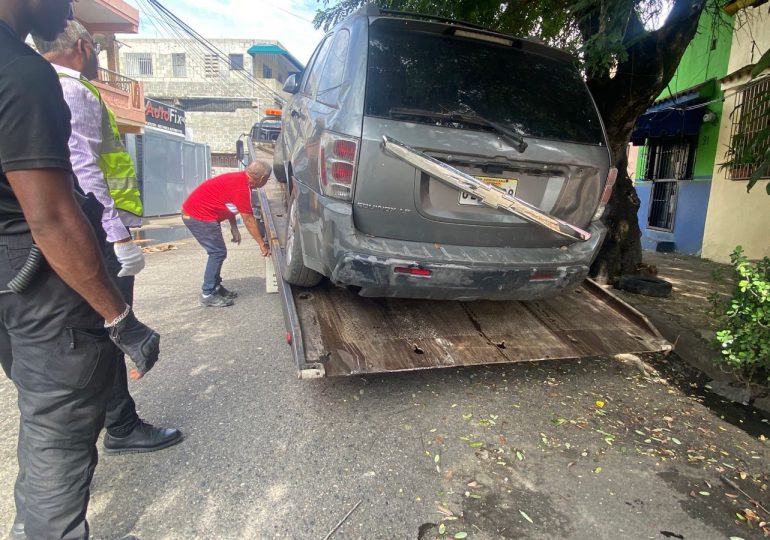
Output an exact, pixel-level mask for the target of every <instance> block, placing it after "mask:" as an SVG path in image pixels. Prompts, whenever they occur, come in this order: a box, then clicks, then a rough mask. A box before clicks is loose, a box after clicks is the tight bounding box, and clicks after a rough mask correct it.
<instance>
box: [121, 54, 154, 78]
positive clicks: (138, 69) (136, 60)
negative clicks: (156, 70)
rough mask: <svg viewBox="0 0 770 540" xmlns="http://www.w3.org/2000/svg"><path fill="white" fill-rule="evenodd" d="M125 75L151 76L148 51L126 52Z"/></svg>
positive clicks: (150, 60)
mask: <svg viewBox="0 0 770 540" xmlns="http://www.w3.org/2000/svg"><path fill="white" fill-rule="evenodd" d="M125 61H126V75H128V76H129V77H152V55H151V54H150V53H126V56H125Z"/></svg>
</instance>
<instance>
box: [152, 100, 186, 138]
mask: <svg viewBox="0 0 770 540" xmlns="http://www.w3.org/2000/svg"><path fill="white" fill-rule="evenodd" d="M144 118H145V120H146V121H147V125H148V126H151V127H154V128H158V129H162V130H164V131H171V132H173V133H178V134H180V135H184V132H185V121H184V111H183V110H182V109H177V108H176V107H172V106H171V105H166V104H165V103H161V102H160V101H155V100H154V99H150V98H145V100H144Z"/></svg>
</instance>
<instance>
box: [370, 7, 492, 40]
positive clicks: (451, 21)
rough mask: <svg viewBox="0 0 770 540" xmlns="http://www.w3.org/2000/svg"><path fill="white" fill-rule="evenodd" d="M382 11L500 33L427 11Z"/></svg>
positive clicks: (388, 13)
mask: <svg viewBox="0 0 770 540" xmlns="http://www.w3.org/2000/svg"><path fill="white" fill-rule="evenodd" d="M380 13H381V14H383V15H397V16H401V17H408V18H410V19H420V20H424V21H436V22H443V23H449V24H453V25H455V26H465V27H467V28H473V29H475V30H484V31H485V32H492V33H495V34H498V33H499V32H495V31H494V30H491V29H489V28H487V27H485V26H481V25H480V24H475V23H469V22H465V21H458V20H456V19H450V18H448V17H440V16H439V15H427V14H425V13H416V12H414V11H398V10H396V9H380Z"/></svg>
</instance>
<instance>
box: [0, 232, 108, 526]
mask: <svg viewBox="0 0 770 540" xmlns="http://www.w3.org/2000/svg"><path fill="white" fill-rule="evenodd" d="M31 245H32V237H31V235H29V234H23V235H14V236H6V237H0V291H2V293H0V363H2V367H3V370H4V371H5V373H6V375H7V376H8V377H10V378H11V380H12V381H13V382H14V384H15V385H16V388H17V390H18V403H19V412H20V413H21V414H20V417H21V421H20V426H19V445H18V459H19V475H18V477H17V481H16V487H15V497H16V512H17V517H16V521H17V522H23V523H24V524H25V531H26V535H27V538H30V539H34V540H38V539H41V540H48V539H87V538H88V522H87V521H86V510H87V507H88V499H89V490H90V484H91V478H92V476H93V472H94V468H95V467H96V463H97V460H98V458H97V451H96V441H97V438H98V436H99V432H100V431H101V429H102V427H103V425H104V415H105V407H106V404H107V400H108V398H109V396H110V392H111V390H112V385H113V382H114V380H115V357H116V355H117V348H116V347H115V345H113V343H112V342H111V341H110V339H109V336H108V335H107V332H106V331H105V329H104V319H103V318H102V317H101V316H99V314H97V313H96V312H95V311H94V310H93V309H92V308H91V307H90V306H89V305H88V304H87V303H86V302H85V301H84V300H83V299H82V298H81V297H80V295H78V294H77V293H75V291H73V290H72V289H70V288H69V287H68V286H67V285H66V284H65V283H64V282H63V281H62V280H61V279H60V278H59V277H58V276H57V275H56V274H55V273H54V272H53V271H51V270H50V269H44V270H43V271H41V272H40V273H39V274H38V275H37V277H36V278H35V280H34V282H33V284H32V286H31V287H30V288H29V289H28V290H27V291H25V292H24V293H22V294H20V295H18V294H14V293H10V292H7V291H6V289H7V287H6V284H7V283H8V281H9V280H10V279H11V278H13V277H14V276H15V275H16V273H17V272H18V271H19V269H20V268H21V267H22V265H23V264H24V262H25V260H26V258H27V254H28V253H29V249H30V247H31Z"/></svg>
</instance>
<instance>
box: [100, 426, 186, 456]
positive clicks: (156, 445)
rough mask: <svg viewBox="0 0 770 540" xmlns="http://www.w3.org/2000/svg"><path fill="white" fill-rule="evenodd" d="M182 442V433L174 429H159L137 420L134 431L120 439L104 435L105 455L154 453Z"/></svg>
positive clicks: (107, 434)
mask: <svg viewBox="0 0 770 540" xmlns="http://www.w3.org/2000/svg"><path fill="white" fill-rule="evenodd" d="M179 442H182V432H181V431H179V430H178V429H176V428H161V427H155V426H153V425H152V424H148V423H147V422H145V421H144V420H139V422H137V424H136V426H134V429H132V430H131V431H130V432H129V433H127V434H126V435H124V436H122V437H115V436H113V435H110V434H109V432H107V433H106V434H105V435H104V453H105V454H130V453H134V452H155V451H156V450H161V449H163V448H168V447H169V446H173V445H175V444H177V443H179Z"/></svg>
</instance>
